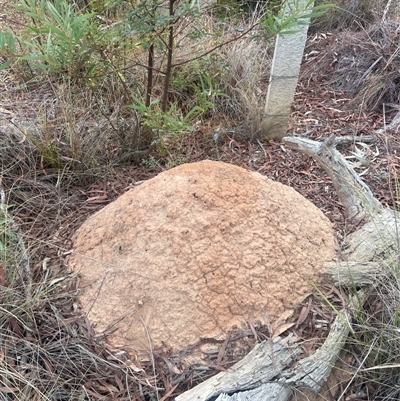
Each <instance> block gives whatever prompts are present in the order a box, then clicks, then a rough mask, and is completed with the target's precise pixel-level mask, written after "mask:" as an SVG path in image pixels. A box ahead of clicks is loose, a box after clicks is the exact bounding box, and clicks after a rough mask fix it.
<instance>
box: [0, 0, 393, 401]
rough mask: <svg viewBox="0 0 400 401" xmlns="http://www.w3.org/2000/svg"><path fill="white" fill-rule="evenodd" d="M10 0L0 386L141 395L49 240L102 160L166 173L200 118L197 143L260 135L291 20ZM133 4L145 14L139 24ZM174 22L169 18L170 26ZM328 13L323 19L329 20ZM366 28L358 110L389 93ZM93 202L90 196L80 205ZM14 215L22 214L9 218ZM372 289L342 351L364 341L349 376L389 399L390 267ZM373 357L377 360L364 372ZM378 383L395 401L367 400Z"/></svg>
mask: <svg viewBox="0 0 400 401" xmlns="http://www.w3.org/2000/svg"><path fill="white" fill-rule="evenodd" d="M11 3H12V4H11V5H13V6H15V7H10V5H7V9H6V13H5V15H6V19H5V20H4V19H2V20H1V21H0V24H1V25H0V31H1V32H0V59H1V60H0V64H1V68H2V71H1V72H0V83H1V86H2V88H3V90H4V91H5V92H7V91H8V92H9V93H10V99H11V100H10V103H12V104H14V105H15V106H14V107H13V110H12V114H13V115H12V116H11V117H12V118H11V117H10V119H7V120H2V121H1V125H0V131H1V136H0V156H1V163H2V165H1V167H2V171H1V177H0V178H1V185H3V186H4V188H5V193H3V194H2V199H1V205H0V206H1V209H0V261H1V262H0V300H1V302H0V303H1V306H0V307H1V314H0V338H1V339H0V351H1V355H0V359H1V361H2V364H1V368H0V369H1V370H0V381H1V397H2V399H4V400H13V399H18V400H30V399H43V400H47V399H49V400H50V399H51V400H53V399H57V400H78V399H82V400H83V399H97V398H100V397H106V396H110V395H111V396H112V397H113V399H121V400H124V399H126V400H128V399H129V400H135V399H138V400H139V399H146V397H147V398H148V399H151V397H153V396H154V392H155V388H154V384H150V383H149V381H148V380H147V377H148V376H147V373H146V372H145V371H144V370H143V369H142V367H138V366H136V365H135V363H134V361H133V359H134V356H133V355H130V354H129V353H121V354H119V355H115V354H113V353H111V352H110V351H109V350H108V349H107V348H106V347H105V346H104V343H103V342H102V341H99V339H98V338H96V336H95V333H94V331H93V329H92V327H91V326H90V323H89V322H88V321H87V320H86V318H85V317H84V316H83V315H82V314H81V313H80V312H79V310H78V309H77V306H76V302H77V299H76V296H77V292H76V286H77V278H76V277H75V276H74V275H72V274H70V273H67V270H66V268H65V265H64V263H65V262H64V257H65V254H64V253H65V252H66V251H65V249H66V248H67V246H66V245H65V244H64V243H62V242H60V241H59V238H58V237H62V235H66V234H65V233H66V231H65V230H66V229H70V228H68V225H69V224H71V226H72V228H74V227H75V226H74V224H75V223H78V222H76V221H75V219H76V217H75V215H76V214H77V210H76V208H77V206H76V205H77V204H78V202H77V199H79V197H80V196H82V195H81V194H80V193H79V191H78V190H76V191H75V190H74V188H75V187H79V186H82V185H87V184H89V183H92V182H94V181H98V180H99V179H100V178H101V179H103V178H104V177H106V178H104V181H105V184H104V185H109V183H108V182H107V177H109V176H112V174H113V172H114V169H115V168H116V167H120V166H121V165H124V164H129V163H131V162H134V163H142V166H147V167H148V168H149V169H150V168H154V166H159V162H158V158H159V157H160V158H161V157H164V158H165V159H166V160H167V162H166V163H165V164H164V165H163V167H167V168H169V167H173V166H174V165H176V164H179V163H182V162H185V161H187V157H186V155H184V154H181V153H180V152H179V143H180V141H181V140H182V137H183V136H185V135H186V134H187V133H188V132H193V131H195V130H196V127H198V126H207V127H208V130H207V131H206V132H204V133H201V138H200V140H201V141H214V142H215V143H217V140H218V132H219V131H217V130H216V129H215V128H216V127H219V126H221V125H223V126H224V130H226V131H229V132H233V133H235V134H236V135H237V136H242V137H247V138H251V137H255V136H257V135H258V134H259V132H260V130H262V110H263V107H264V99H265V95H266V89H267V84H268V75H269V65H270V63H271V59H272V45H273V36H274V34H276V33H277V32H279V31H280V30H282V29H290V28H291V27H293V24H292V25H291V23H290V21H289V22H287V21H286V22H285V19H284V18H283V17H282V16H281V17H282V18H281V20H279V18H278V19H274V18H273V15H275V16H276V13H277V12H278V16H279V10H278V11H277V10H276V3H279V2H273V3H274V4H273V5H274V10H273V11H274V13H273V14H268V13H267V12H268V2H267V3H265V4H264V5H259V4H257V5H254V4H250V5H251V7H250V8H251V12H250V13H248V7H247V6H246V7H244V6H243V4H239V5H238V4H237V3H235V2H231V1H225V0H224V1H222V0H221V1H218V2H217V3H216V4H215V6H207V7H205V8H204V9H195V8H193V7H192V8H190V7H189V8H188V7H187V6H185V5H182V7H181V8H179V9H175V11H173V14H172V15H171V14H169V11H168V10H166V9H164V8H163V7H162V3H159V2H156V1H154V2H142V3H140V6H141V8H140V9H137V8H135V7H134V5H133V3H131V2H126V1H105V2H98V1H89V0H87V1H69V2H68V1H66V0H56V1H54V2H50V1H34V0H24V1H21V2H16V1H15V2H11ZM195 3H196V2H191V4H192V5H193V4H195ZM350 3H352V4H353V5H354V4H356V3H357V2H350ZM372 3H373V4H372ZM365 4H366V3H364V5H365ZM368 4H371V6H370V7H369V8H368V9H366V11H365V14H364V11H363V14H362V15H359V14H358V11H357V12H356V11H354V10H353V11H351V10H350V11H349V12H347V14H346V15H350V17H349V18H350V20H351V21H352V22H349V21H350V20H349V21H348V22H345V21H344V20H343V19H342V17H340V18H339V19H340V21H341V22H343V23H344V24H347V28H349V27H351V26H352V25H353V24H354V19H353V14H357V16H358V17H359V18H361V19H362V21H363V23H361V22H359V19H358V18H357V19H356V22H355V24H357V26H358V25H361V26H362V27H364V25H363V24H364V22H368V21H370V19H371V18H372V17H371V15H373V12H372V9H373V8H374V4H375V3H374V2H369V3H368ZM150 5H152V7H150ZM357 5H358V6H360V7H361V5H360V4H359V3H357ZM265 6H267V7H265ZM357 10H358V9H357ZM139 11H140V12H139ZM167 11H168V12H167ZM243 11H246V13H244V12H243ZM141 12H145V17H146V18H147V19H146V21H147V22H149V21H150V22H149V23H148V24H147V25H146V24H141V23H142V22H143V21H142V20H140V17H141V16H142V14H140V13H141ZM174 13H175V14H174ZM152 18H153V20H152ZM271 18H272V19H271ZM332 18H333V17H332ZM138 19H139V21H138ZM176 19H178V20H179V23H178V21H177V23H175V22H174V23H173V24H172V23H171V21H175V20H176ZM4 21H6V24H4V23H3V22H4ZM151 21H153V22H154V24H153V25H152V24H151ZM292 22H293V21H292ZM295 22H296V21H295ZM337 23H338V22H337V20H336V22H333V21H332V23H331V25H330V27H329V29H337V28H339V27H338V26H337ZM274 24H275V25H274ZM285 24H286V25H285ZM171 25H174V31H173V39H174V40H173V44H174V48H173V55H172V62H171V63H170V65H169V67H171V66H172V68H171V69H170V70H169V69H168V50H169V46H168V40H169V38H170V36H169V35H170V32H171V31H170V27H171ZM267 28H268V29H267ZM326 28H328V26H326ZM389 28H390V27H389ZM318 29H321V28H318ZM360 29H361V28H360ZM365 29H366V31H365V32H367V33H368V34H370V36H371V37H372V38H373V39H374V43H377V46H374V48H373V50H371V52H372V54H369V53H368V54H367V53H366V52H365V53H363V54H366V55H365V59H367V55H368V60H367V61H368V62H367V61H366V65H365V67H366V68H364V69H363V71H362V73H361V76H359V77H358V78H359V79H360V83H361V81H363V83H365V82H368V83H369V84H370V85H369V86H364V87H363V88H364V89H363V90H362V91H359V92H357V94H356V93H354V94H353V95H354V96H355V97H356V96H359V97H358V98H357V102H358V104H360V103H362V104H363V105H365V107H366V108H368V107H371V108H373V107H380V105H381V104H382V102H386V103H394V102H398V99H399V98H398V90H397V87H398V80H399V77H398V68H397V67H398V51H397V50H396V49H395V48H394V47H393V46H394V39H395V38H394V37H393V36H392V35H393V31H392V30H389V32H387V31H385V29H386V28H382V27H381V28H379V29H378V28H376V29H375V28H371V29H372V30H368V29H370V28H368V29H367V24H366V25H365ZM373 29H375V31H374V30H373ZM363 32H364V31H363ZM360 35H361V34H360ZM360 40H361V39H359V41H360ZM358 43H359V42H358ZM370 49H371V48H370ZM379 57H381V59H380V60H379V63H377V64H376V65H374V68H373V69H371V72H370V74H369V75H365V76H364V73H365V72H366V71H367V70H368V68H369V66H370V65H372V63H373V61H374V60H376V59H377V58H379ZM369 62H371V63H370V64H368V63H369ZM367 64H368V65H367ZM149 66H152V68H151V69H149ZM150 70H151V71H152V73H150ZM168 74H170V76H169V81H168V82H167V85H166V80H165V77H166V76H167V75H168ZM361 78H362V79H361ZM346 82H347V81H346ZM332 84H333V83H332ZM360 99H362V101H360ZM388 99H390V100H389V101H388ZM5 103H6V102H5ZM0 106H1V107H3V106H4V105H3V104H1V105H0ZM149 149H151V150H154V153H155V154H156V155H157V157H154V156H151V157H148V158H145V160H144V161H143V160H141V158H140V157H138V156H140V155H141V153H137V152H142V151H146V150H149ZM146 154H147V155H148V153H146ZM7 200H8V201H9V202H8V203H10V206H6V204H7ZM93 210H94V208H93V209H90V205H89V206H88V208H87V210H86V213H87V214H89V213H91V212H92V211H93ZM17 212H20V213H17ZM17 214H19V215H21V216H23V217H21V218H15V217H13V216H16V215H17ZM43 222H44V224H43ZM66 227H67V228H66ZM72 228H71V229H70V230H72ZM68 235H70V232H68ZM64 246H65V247H64ZM49 255H50V256H51V258H50V259H49ZM395 271H396V270H395ZM383 288H385V289H383V290H382V291H381V292H380V293H379V294H378V296H377V297H376V298H375V299H374V300H373V302H372V304H373V305H372V306H370V310H367V312H366V314H365V316H364V317H363V319H362V323H359V326H358V328H359V330H358V332H359V334H360V335H359V337H358V341H357V342H356V343H355V345H354V347H355V348H357V350H356V349H355V352H354V354H355V355H357V353H359V352H361V351H360V349H361V348H362V347H361V345H363V346H364V350H365V345H366V346H367V350H368V352H369V354H368V358H369V360H370V362H371V364H370V365H368V366H369V367H368V368H367V367H365V368H364V367H363V366H364V365H361V360H360V361H359V362H360V369H361V370H362V369H364V371H362V372H361V370H360V372H361V373H362V377H365V379H366V380H368V381H371V383H377V382H378V379H377V376H376V375H377V374H378V372H380V373H382V383H384V385H383V387H382V388H380V390H379V391H378V390H376V388H375V389H374V391H375V393H374V397H375V398H374V399H385V400H389V399H395V397H396V396H397V393H398V392H397V389H396V388H395V387H394V386H392V388H391V391H392V393H390V391H389V390H390V387H389V385H388V386H386V384H385V383H387V384H390V381H392V383H393V381H394V380H395V379H396V375H395V369H397V367H395V366H391V367H390V365H393V364H395V363H396V357H397V356H398V344H397V343H398V338H397V334H396V333H398V329H397V327H398V325H399V323H398V308H399V299H398V295H399V294H398V292H399V286H398V276H397V275H396V274H394V275H393V276H392V277H391V278H390V279H388V281H387V283H386V287H383ZM367 335H368V337H367ZM371 344H373V345H374V348H372V347H371V349H370V348H368V347H370V345H371ZM377 350H378V351H379V352H377ZM359 355H362V353H360V354H359ZM360 358H361V359H362V358H363V357H361V356H360ZM368 358H367V359H368ZM367 359H366V360H367ZM127 361H128V362H127ZM374 366H375V367H376V366H379V369H378V368H376V369H369V368H370V367H374ZM384 366H386V368H384ZM389 367H390V369H389ZM145 368H146V367H145ZM148 368H150V370H151V369H152V367H148ZM365 386H367V385H365ZM385 386H386V387H385ZM375 387H376V386H375ZM366 388H367V387H364V388H363V391H367V390H366ZM385 388H386V390H384V389H385ZM384 391H386V393H387V394H391V395H390V396H391V397H392V398H377V397H381V396H380V394H381V393H382V394H383V392H384Z"/></svg>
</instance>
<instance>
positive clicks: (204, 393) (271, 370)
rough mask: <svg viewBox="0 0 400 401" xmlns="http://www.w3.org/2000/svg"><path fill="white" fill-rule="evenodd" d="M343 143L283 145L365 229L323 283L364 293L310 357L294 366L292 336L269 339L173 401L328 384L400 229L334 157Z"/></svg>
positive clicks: (263, 395)
mask: <svg viewBox="0 0 400 401" xmlns="http://www.w3.org/2000/svg"><path fill="white" fill-rule="evenodd" d="M345 139H346V138H345ZM343 140H344V139H343V138H334V137H331V138H328V139H327V140H325V141H323V142H316V141H312V140H310V139H305V138H300V137H285V138H283V140H282V142H283V144H284V145H286V146H287V147H289V148H293V149H298V150H301V151H303V152H304V153H306V154H308V155H310V156H311V157H313V158H314V159H315V160H316V161H317V162H318V163H319V164H320V165H321V166H322V167H323V168H324V169H325V170H326V172H327V173H328V175H329V176H330V177H331V179H332V182H333V185H334V187H335V189H336V191H337V193H338V196H339V198H340V200H341V201H342V203H343V205H344V207H345V212H346V216H347V218H348V219H349V220H350V221H352V222H355V223H359V224H361V223H364V225H363V226H362V227H361V228H360V229H358V230H357V231H355V232H354V233H352V234H350V235H349V236H348V237H347V238H346V241H345V242H344V243H343V244H342V246H341V249H340V254H339V255H338V258H339V259H340V260H339V261H338V262H330V263H327V264H326V272H327V273H326V274H327V279H328V280H329V281H330V282H332V283H333V284H334V285H336V286H348V287H352V288H355V286H356V287H357V288H360V287H363V288H361V289H360V290H359V291H358V292H357V294H356V295H354V296H353V297H352V298H351V299H350V301H349V306H348V307H347V308H345V309H343V310H341V311H339V312H338V314H337V316H336V319H335V321H334V323H333V324H332V326H331V329H330V333H329V335H328V337H327V338H326V340H325V342H324V344H323V345H322V346H321V348H319V349H318V350H317V351H315V353H314V354H313V355H311V356H309V357H307V358H303V359H300V360H298V356H299V355H301V354H302V351H301V347H300V345H299V344H296V341H295V338H293V336H292V335H289V336H287V337H286V338H280V337H278V338H276V339H270V340H268V341H265V342H263V343H261V344H258V345H257V346H256V347H255V348H254V349H253V350H252V351H251V352H250V353H249V354H248V355H247V356H246V357H245V358H244V359H243V360H241V361H240V362H238V363H237V364H235V365H234V366H232V367H231V368H230V369H228V370H227V371H226V372H221V373H219V374H217V375H216V376H214V377H212V378H210V379H208V380H207V381H205V382H204V383H201V384H199V385H198V386H196V387H194V388H192V389H190V390H189V391H187V392H185V393H183V394H181V395H179V396H178V397H177V398H176V400H177V401H189V400H190V401H194V400H195V401H207V400H216V401H244V400H250V399H251V400H254V401H258V400H260V401H261V400H263V401H266V400H268V401H278V400H279V401H285V400H287V399H288V398H289V397H290V395H291V393H292V392H293V390H294V389H296V388H300V387H307V388H309V389H311V390H312V391H313V392H314V393H319V391H320V390H321V388H322V386H323V384H324V383H325V382H326V380H327V379H328V377H329V375H330V373H331V370H332V368H333V366H334V365H335V362H336V360H337V359H338V357H339V354H340V352H341V350H342V348H343V346H344V344H345V342H346V339H347V336H348V334H349V332H350V331H351V330H352V311H356V310H357V309H358V310H359V309H360V308H361V307H362V304H363V302H364V300H365V299H366V297H367V294H368V291H369V288H373V286H375V285H377V283H378V282H379V281H380V280H379V278H380V277H382V276H384V275H385V274H387V271H388V269H390V267H389V266H390V261H391V259H392V258H393V257H395V252H394V251H395V249H398V241H399V235H398V232H399V229H400V227H399V224H398V216H397V215H396V213H395V212H394V211H392V210H390V209H386V208H384V207H383V205H382V204H381V203H380V202H379V201H378V200H377V199H376V198H375V197H374V196H373V194H372V192H371V190H370V189H369V187H368V186H367V185H366V184H365V183H364V182H363V181H362V180H361V178H360V177H359V176H358V175H357V173H356V172H355V171H354V170H353V169H352V167H351V166H350V165H349V164H348V163H347V161H346V159H345V158H344V157H343V156H342V155H341V154H340V152H338V151H337V149H336V146H337V145H338V144H340V143H343ZM352 140H354V138H352ZM367 140H368V141H369V138H368V139H367Z"/></svg>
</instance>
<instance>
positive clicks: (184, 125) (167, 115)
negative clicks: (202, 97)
mask: <svg viewBox="0 0 400 401" xmlns="http://www.w3.org/2000/svg"><path fill="white" fill-rule="evenodd" d="M133 100H134V104H131V105H128V106H127V107H128V108H131V109H134V110H136V111H137V112H138V113H139V115H140V116H141V117H142V121H141V123H142V126H145V127H148V128H149V129H150V130H151V131H152V132H153V133H154V134H156V135H157V136H158V137H159V138H162V137H163V136H165V135H167V134H170V133H180V132H185V131H186V132H187V131H192V130H193V127H192V125H191V122H192V121H193V120H194V119H196V118H197V117H199V116H200V115H201V114H202V113H204V109H202V108H200V107H199V106H195V107H193V108H192V109H191V110H190V111H189V112H188V113H187V114H186V115H183V114H182V111H181V110H180V109H179V108H178V107H177V106H176V105H175V104H174V103H171V105H170V108H169V109H168V110H167V111H162V110H161V107H160V100H159V99H156V100H153V101H152V102H151V103H150V106H146V105H145V104H144V103H143V101H142V100H141V99H139V98H137V97H134V98H133Z"/></svg>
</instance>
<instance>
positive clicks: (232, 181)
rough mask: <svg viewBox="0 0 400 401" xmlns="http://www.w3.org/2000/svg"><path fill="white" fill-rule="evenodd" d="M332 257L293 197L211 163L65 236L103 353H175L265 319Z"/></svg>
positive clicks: (310, 213) (129, 198)
mask: <svg viewBox="0 0 400 401" xmlns="http://www.w3.org/2000/svg"><path fill="white" fill-rule="evenodd" d="M333 256H334V235H333V231H332V229H331V225H330V223H329V221H328V220H327V219H326V218H325V217H324V216H323V214H322V213H321V212H320V211H319V210H318V209H317V208H316V207H315V206H314V205H312V204H311V203H310V202H309V201H307V200H306V199H305V198H303V197H302V196H301V195H300V194H298V193H297V192H296V191H294V190H293V189H291V188H289V187H287V186H284V185H282V184H280V183H277V182H274V181H271V180H269V179H267V178H265V177H263V176H262V175H260V174H257V173H252V172H249V171H246V170H244V169H242V168H239V167H236V166H233V165H229V164H225V163H221V162H212V161H203V162H200V163H193V164H185V165H181V166H179V167H176V168H173V169H171V170H169V171H166V172H163V173H161V174H159V175H158V176H157V177H155V178H153V179H151V180H149V181H147V182H145V183H143V184H141V185H140V186H138V187H135V188H133V189H131V190H129V191H128V192H127V193H125V194H124V195H122V196H120V197H119V198H118V199H117V200H116V201H114V202H113V203H111V204H110V205H108V206H106V207H105V208H104V209H102V210H100V211H99V212H97V213H96V214H94V215H93V216H91V217H90V218H89V219H88V220H87V221H86V222H85V223H84V224H83V225H82V226H81V227H80V228H79V230H78V231H77V232H76V234H75V236H74V253H73V256H72V257H71V259H70V262H69V263H70V266H71V267H72V268H73V269H74V270H75V271H79V272H81V274H82V281H81V282H82V295H81V301H82V305H83V307H84V309H85V311H86V312H87V313H88V315H89V319H90V321H91V322H92V323H95V324H96V328H97V330H98V331H99V332H101V331H103V330H106V329H107V328H108V327H109V326H111V329H116V328H118V330H117V331H116V332H115V333H114V334H113V335H112V337H111V344H112V345H113V346H115V347H120V346H129V347H131V348H134V349H136V350H138V349H147V348H149V342H151V346H152V347H154V346H159V345H161V344H167V345H170V346H172V347H173V348H175V349H180V348H183V347H186V346H187V345H188V344H191V343H194V342H196V341H198V340H199V338H201V337H211V336H218V335H219V334H221V333H224V332H226V331H227V330H229V329H230V328H231V326H233V325H240V324H241V322H244V321H249V320H250V321H253V322H254V321H255V320H256V319H258V320H261V321H263V320H264V319H265V317H266V316H268V317H269V319H270V320H271V321H274V320H275V319H276V318H277V317H278V316H279V315H280V314H281V313H282V312H283V311H284V309H285V305H286V306H287V305H290V304H292V303H294V302H295V301H296V300H297V299H298V298H299V297H301V296H302V295H303V294H305V293H307V292H308V291H310V289H311V283H312V282H318V280H319V278H320V275H321V273H322V271H323V267H322V266H323V263H324V262H326V261H329V260H331V259H332V258H333Z"/></svg>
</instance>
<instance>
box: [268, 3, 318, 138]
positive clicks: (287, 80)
mask: <svg viewBox="0 0 400 401" xmlns="http://www.w3.org/2000/svg"><path fill="white" fill-rule="evenodd" d="M297 1H298V3H299V4H298V5H299V7H301V8H304V9H305V8H306V6H307V4H308V0H297ZM295 2H296V0H289V1H287V2H286V4H285V11H286V14H289V13H290V12H291V10H292V9H293V8H294V4H295ZM309 6H310V5H309ZM312 6H313V3H312V4H311V7H312ZM308 10H309V7H308ZM302 22H303V23H302V24H299V25H298V26H297V27H295V28H293V29H294V30H296V31H297V32H296V33H295V34H287V35H278V36H277V38H276V42H275V51H274V59H273V61H272V68H271V76H270V83H269V87H268V93H267V100H266V104H265V109H264V113H265V118H266V123H265V131H264V132H265V136H267V137H268V138H283V137H284V136H285V135H286V130H287V124H288V118H289V115H290V106H291V104H292V102H293V98H294V93H295V90H296V86H297V81H298V76H299V73H300V65H301V60H302V58H303V52H304V46H305V43H306V39H307V31H308V26H309V23H310V20H309V19H308V20H307V19H302Z"/></svg>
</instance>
